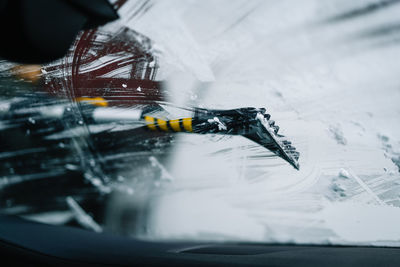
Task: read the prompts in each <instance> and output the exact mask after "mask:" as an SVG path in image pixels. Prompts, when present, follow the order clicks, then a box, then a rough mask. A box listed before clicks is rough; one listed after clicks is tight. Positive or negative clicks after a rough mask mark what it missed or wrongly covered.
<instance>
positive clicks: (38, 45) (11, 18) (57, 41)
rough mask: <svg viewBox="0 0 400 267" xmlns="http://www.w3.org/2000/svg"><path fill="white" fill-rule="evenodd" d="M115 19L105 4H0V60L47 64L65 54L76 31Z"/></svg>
mask: <svg viewBox="0 0 400 267" xmlns="http://www.w3.org/2000/svg"><path fill="white" fill-rule="evenodd" d="M117 18H118V14H117V12H116V11H115V10H114V8H113V7H112V6H111V4H110V3H109V2H108V1H107V0H91V1H78V0H35V1H30V0H12V1H8V0H0V25H2V31H1V35H2V38H1V40H2V41H1V42H0V57H3V58H5V59H7V60H11V61H15V62H19V63H36V64H42V63H46V62H50V61H53V60H56V59H58V58H61V57H63V56H64V55H65V54H66V53H67V51H68V49H69V47H70V46H71V44H72V42H73V41H74V39H75V37H76V35H77V34H78V32H79V31H81V30H84V29H89V28H95V27H97V26H100V25H103V24H106V23H108V22H110V21H113V20H115V19H117Z"/></svg>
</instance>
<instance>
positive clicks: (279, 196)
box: [0, 0, 400, 246]
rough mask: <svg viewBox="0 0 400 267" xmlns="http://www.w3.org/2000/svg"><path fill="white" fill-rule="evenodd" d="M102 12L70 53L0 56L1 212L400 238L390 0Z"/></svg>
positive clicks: (255, 236) (130, 7)
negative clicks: (45, 58) (110, 17)
mask: <svg viewBox="0 0 400 267" xmlns="http://www.w3.org/2000/svg"><path fill="white" fill-rule="evenodd" d="M114 2H115V6H118V7H119V9H118V13H119V14H120V17H121V18H120V19H119V20H118V21H116V22H112V23H109V24H107V25H105V26H103V27H99V28H97V29H94V30H86V31H83V32H81V33H80V34H79V35H78V37H77V38H76V40H75V42H74V44H73V45H72V46H71V48H70V50H69V52H68V54H67V55H66V56H65V57H64V58H62V59H60V60H56V61H54V62H51V63H49V64H45V65H21V64H16V63H12V62H9V61H5V60H3V61H1V62H0V75H1V80H0V87H1V94H0V118H1V120H0V140H1V143H0V160H1V163H0V205H1V206H0V207H1V212H2V213H4V214H13V215H20V216H23V217H24V218H28V219H31V220H36V221H40V222H45V223H51V224H56V225H71V226H76V227H82V228H86V229H90V230H93V231H97V232H102V231H104V232H112V233H117V234H123V235H126V236H133V237H138V238H143V239H149V240H166V239H167V240H176V239H185V240H218V241H246V242H248V241H250V242H268V243H292V242H294V243H300V244H309V243H316V244H356V245H384V246H398V245H399V244H400V243H399V242H398V241H399V240H400V228H399V225H400V208H399V206H400V169H399V168H400V139H399V137H400V127H399V118H400V105H399V103H400V90H399V86H400V76H399V73H398V71H399V68H400V61H399V58H400V47H399V30H400V20H399V18H398V14H399V12H400V5H399V1H378V0H359V1H345V0H335V1H329V2H328V1H318V0H302V1H297V0H286V1H256V0H253V1H248V0H239V1H232V0H219V1H214V0H213V1H178V2H177V1H141V0H137V1H126V2H125V1H114ZM43 27H45V25H44V26H43ZM264 108H265V109H264Z"/></svg>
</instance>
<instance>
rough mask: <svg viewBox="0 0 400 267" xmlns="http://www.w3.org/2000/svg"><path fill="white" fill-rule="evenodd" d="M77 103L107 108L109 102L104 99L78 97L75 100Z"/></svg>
mask: <svg viewBox="0 0 400 267" xmlns="http://www.w3.org/2000/svg"><path fill="white" fill-rule="evenodd" d="M75 100H76V101H77V102H82V101H85V102H88V103H89V104H92V105H95V106H99V107H107V106H108V103H107V101H106V100H105V99H104V98H102V97H77V98H75Z"/></svg>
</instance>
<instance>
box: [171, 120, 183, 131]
mask: <svg viewBox="0 0 400 267" xmlns="http://www.w3.org/2000/svg"><path fill="white" fill-rule="evenodd" d="M169 125H170V126H171V128H172V130H174V131H175V132H180V131H181V127H180V126H179V120H170V121H169Z"/></svg>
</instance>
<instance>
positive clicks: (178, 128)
mask: <svg viewBox="0 0 400 267" xmlns="http://www.w3.org/2000/svg"><path fill="white" fill-rule="evenodd" d="M144 120H145V122H146V125H147V128H148V129H150V130H152V131H163V132H193V125H192V123H193V118H183V119H176V120H162V119H158V118H154V117H151V116H145V117H144Z"/></svg>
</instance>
